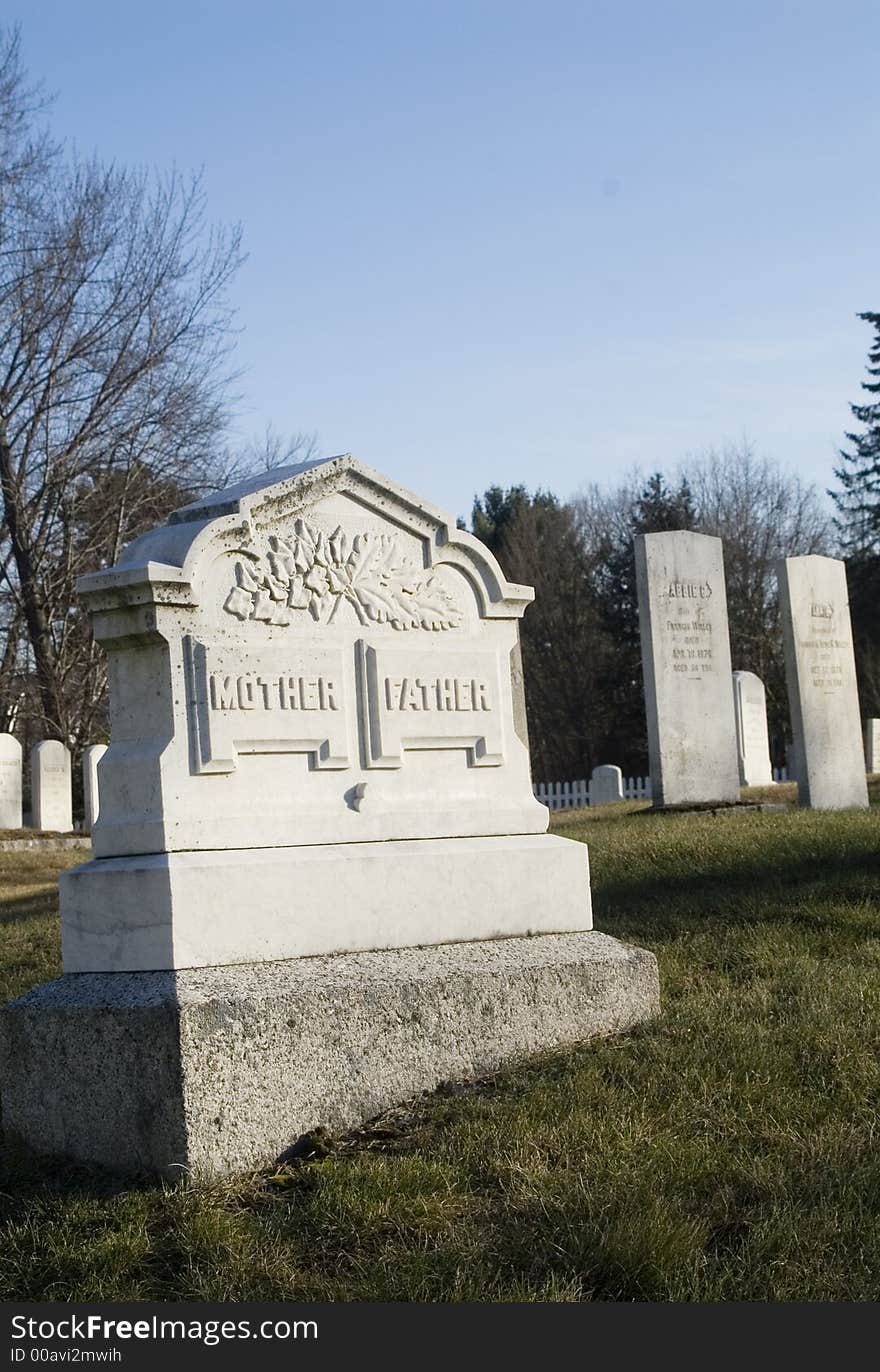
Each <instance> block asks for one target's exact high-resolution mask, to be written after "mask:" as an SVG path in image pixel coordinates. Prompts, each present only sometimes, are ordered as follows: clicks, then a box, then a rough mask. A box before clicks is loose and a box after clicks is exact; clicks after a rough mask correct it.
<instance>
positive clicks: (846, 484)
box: [829, 311, 880, 558]
mask: <svg viewBox="0 0 880 1372" xmlns="http://www.w3.org/2000/svg"><path fill="white" fill-rule="evenodd" d="M859 319H864V320H865V321H866V322H867V323H868V324H870V325H871V327H872V328H873V329H874V335H875V336H874V341H873V344H872V346H871V348H870V349H869V351H868V367H867V372H868V376H869V377H870V378H871V379H870V380H869V381H863V382H862V390H863V391H867V393H868V395H869V396H871V397H872V398H871V400H870V401H869V402H868V403H867V404H866V405H850V409H851V410H852V412H853V415H854V416H855V418H856V419H857V420H858V422H859V424H862V425H864V432H862V433H848V434H847V435H846V436H847V438H848V440H849V442H850V443H851V444H852V448H851V449H850V450H849V451H847V450H846V449H843V448H842V449H841V450H840V456H841V459H842V461H841V464H840V466H839V467H835V469H834V475H835V476H836V477H837V480H838V481H839V482H840V489H839V490H837V491H831V492H829V494H830V495H831V498H832V500H833V501H834V503H835V505H836V506H837V510H838V516H837V519H836V521H835V523H836V524H837V527H838V530H839V532H840V537H841V542H842V544H843V547H844V550H845V551H846V553H847V554H849V555H852V556H855V557H859V558H861V557H864V556H866V555H867V556H870V555H871V554H880V314H872V313H870V312H867V311H866V312H865V313H864V314H860V315H859Z"/></svg>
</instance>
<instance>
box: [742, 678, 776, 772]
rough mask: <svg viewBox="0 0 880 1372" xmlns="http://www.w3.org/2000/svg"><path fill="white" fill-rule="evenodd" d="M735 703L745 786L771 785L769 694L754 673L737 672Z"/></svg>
mask: <svg viewBox="0 0 880 1372" xmlns="http://www.w3.org/2000/svg"><path fill="white" fill-rule="evenodd" d="M733 704H734V710H735V713H736V744H737V752H738V754H739V779H740V782H741V784H742V785H743V786H770V785H772V783H773V768H772V766H771V763H770V735H769V733H768V731H767V694H766V692H765V690H764V683H763V681H762V680H761V678H760V677H758V676H755V673H754V672H734V674H733Z"/></svg>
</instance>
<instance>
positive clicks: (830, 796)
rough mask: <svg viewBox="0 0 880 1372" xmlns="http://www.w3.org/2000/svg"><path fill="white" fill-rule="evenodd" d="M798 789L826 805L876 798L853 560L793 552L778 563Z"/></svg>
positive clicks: (808, 801)
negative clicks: (850, 575)
mask: <svg viewBox="0 0 880 1372" xmlns="http://www.w3.org/2000/svg"><path fill="white" fill-rule="evenodd" d="M778 576H779V600H780V611H781V614H782V632H783V641H784V645H785V675H786V682H787V685H788V702H789V708H790V711H791V724H792V731H793V734H794V751H795V755H796V757H797V759H798V776H797V781H798V795H799V799H800V803H801V804H802V805H807V806H810V807H811V808H812V809H818V810H841V809H849V808H853V807H858V808H863V807H864V806H866V805H867V804H868V788H867V783H866V781H865V754H864V748H863V742H862V726H861V717H860V713H859V697H858V688H857V684H856V666H855V656H854V653H853V641H852V624H851V622H850V612H849V593H848V591H847V585H846V565H845V563H843V562H841V561H840V560H839V559H838V558H833V557H819V556H817V555H815V554H810V555H808V556H805V557H788V558H784V559H783V560H782V561H780V563H779V566H778Z"/></svg>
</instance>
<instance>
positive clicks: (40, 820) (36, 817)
mask: <svg viewBox="0 0 880 1372" xmlns="http://www.w3.org/2000/svg"><path fill="white" fill-rule="evenodd" d="M31 824H32V826H33V828H34V829H50V830H54V831H56V832H57V833H61V834H69V833H70V831H71V829H72V828H73V791H72V789H71V778H70V752H69V750H68V749H67V748H66V747H65V745H64V744H63V743H61V742H60V741H59V740H58V739H55V738H51V739H46V740H45V741H44V742H43V743H35V744H34V746H33V748H32V749H31Z"/></svg>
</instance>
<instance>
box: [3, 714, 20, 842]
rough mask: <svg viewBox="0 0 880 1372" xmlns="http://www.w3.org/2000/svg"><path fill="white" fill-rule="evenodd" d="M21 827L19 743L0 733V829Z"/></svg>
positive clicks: (15, 739) (10, 735)
mask: <svg viewBox="0 0 880 1372" xmlns="http://www.w3.org/2000/svg"><path fill="white" fill-rule="evenodd" d="M20 828H21V744H20V743H19V741H18V739H17V738H15V737H14V736H13V735H12V734H0V829H20Z"/></svg>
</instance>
